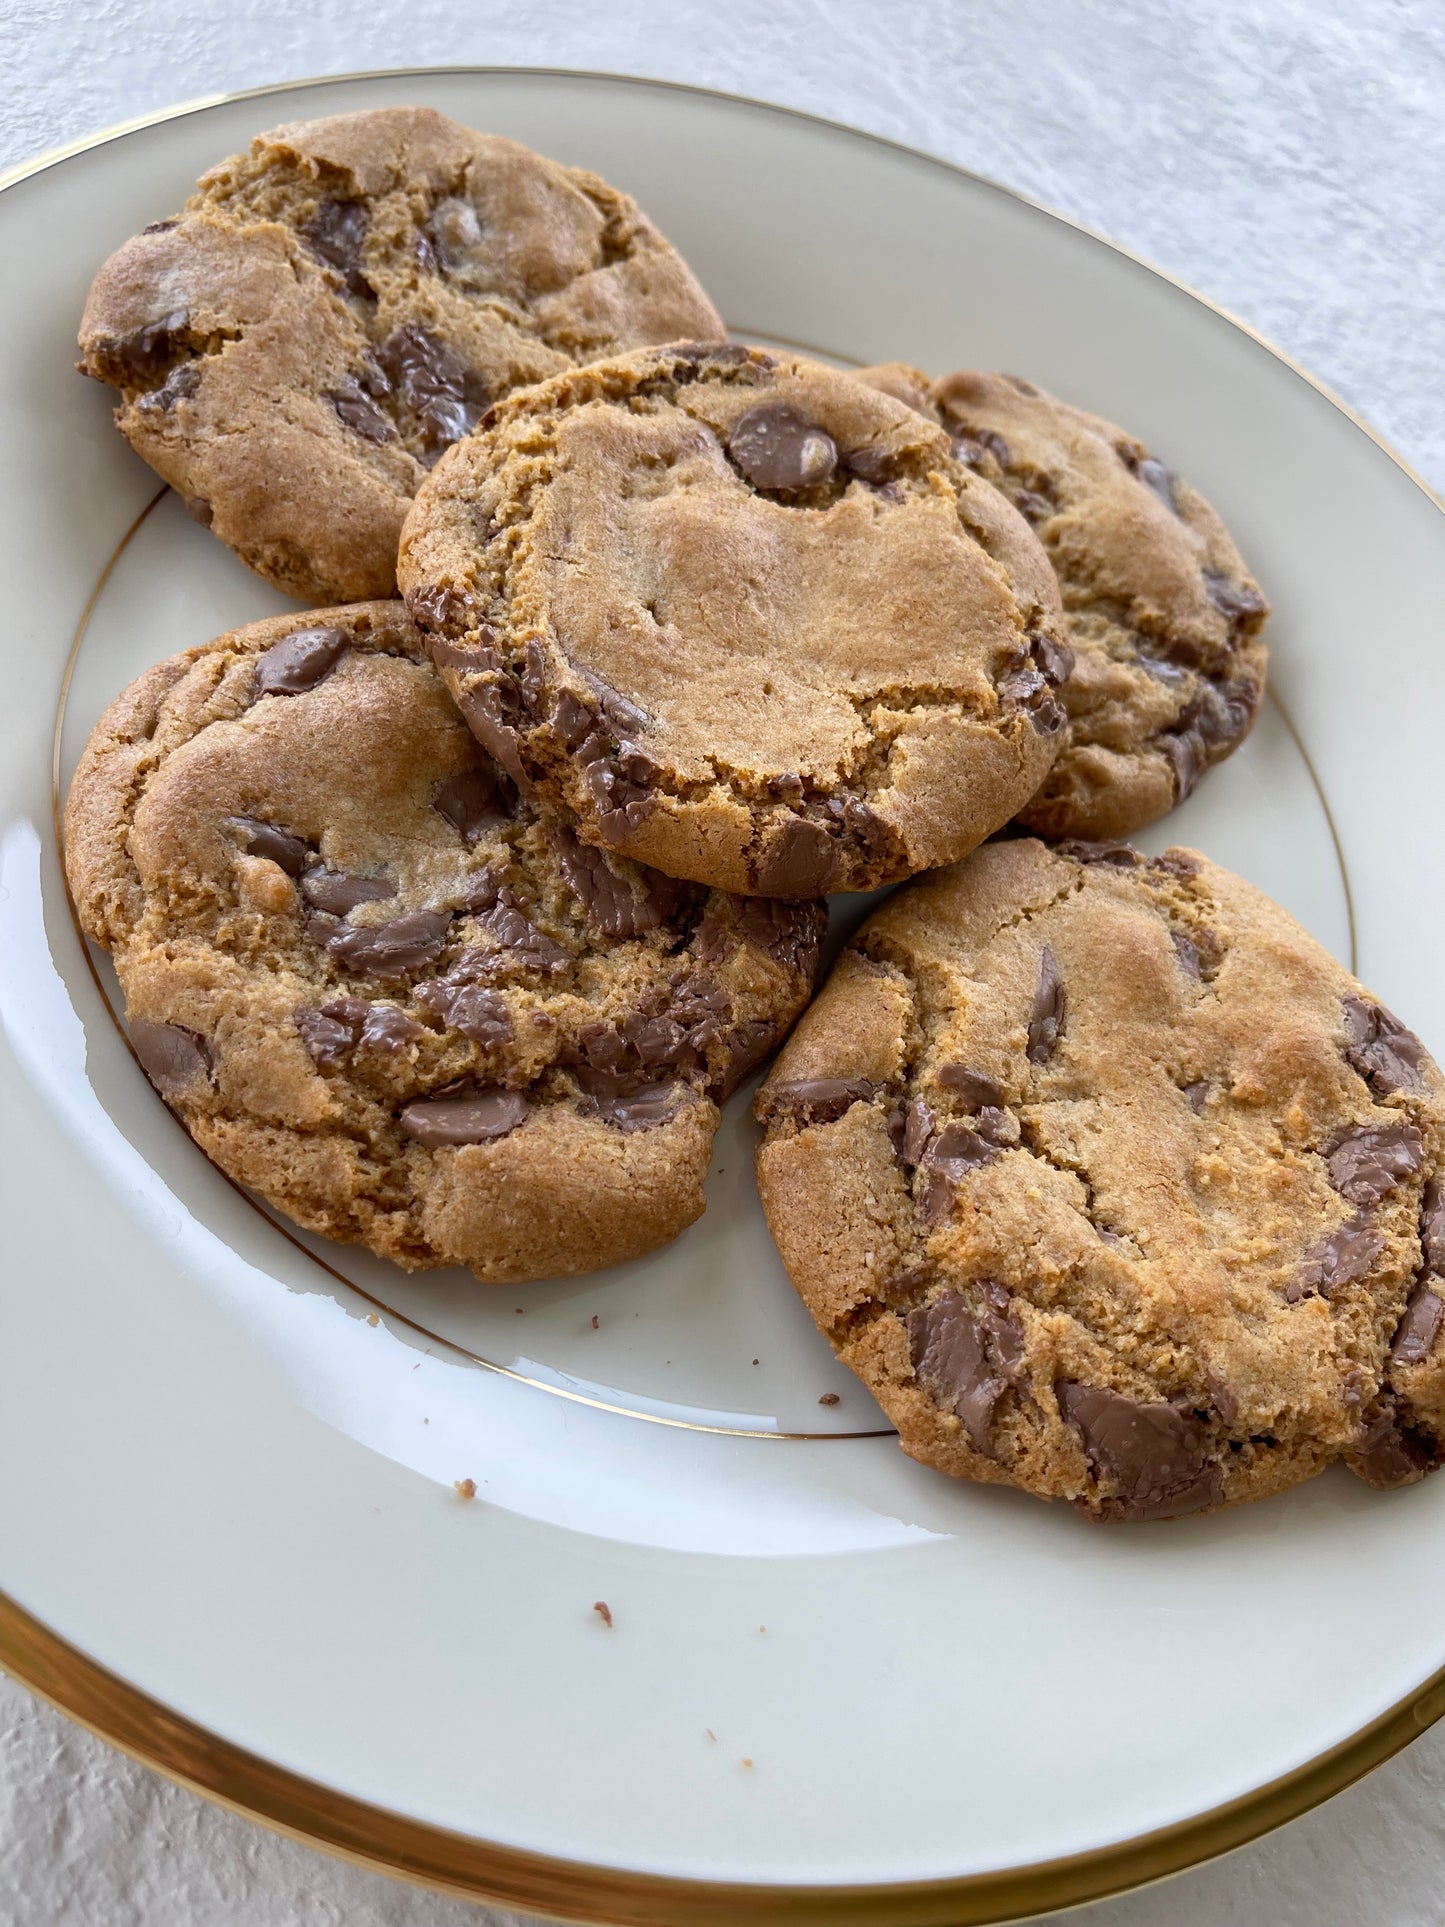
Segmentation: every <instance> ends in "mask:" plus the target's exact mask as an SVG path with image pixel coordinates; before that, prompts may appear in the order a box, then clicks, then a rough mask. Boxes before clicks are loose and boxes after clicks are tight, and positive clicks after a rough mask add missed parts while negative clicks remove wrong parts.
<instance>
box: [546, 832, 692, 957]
mask: <svg viewBox="0 0 1445 1927" xmlns="http://www.w3.org/2000/svg"><path fill="white" fill-rule="evenodd" d="M556 845H557V854H558V857H559V859H560V861H561V865H562V875H563V876H564V877H565V878H566V880H567V887H568V889H569V890H570V891H571V892H572V894H573V896H574V897H576V899H577V901H578V903H579V904H580V905H581V906H582V910H583V913H584V914H585V916H586V918H587V921H588V922H589V923H590V924H591V925H592V927H593V928H594V929H595V930H598V931H600V932H601V933H602V935H603V936H604V937H641V936H643V935H645V934H646V932H647V931H649V930H656V929H658V928H659V926H660V925H661V924H662V923H663V921H664V917H665V915H666V912H667V907H668V905H669V901H670V902H671V903H672V904H673V905H674V906H675V905H676V903H677V902H678V901H679V899H680V896H681V892H680V891H678V890H677V889H676V887H674V889H673V890H669V889H667V888H666V887H661V888H659V887H655V886H654V885H653V882H652V880H653V879H654V878H656V879H657V884H658V885H661V886H666V885H667V884H668V883H669V882H670V881H671V880H670V879H669V878H665V877H662V876H661V875H660V874H659V872H657V871H655V870H649V871H647V872H645V880H646V882H645V887H644V889H643V890H642V891H641V892H639V891H637V890H635V889H634V888H633V885H632V882H631V880H630V879H629V878H627V877H625V876H619V875H618V874H617V872H616V871H615V870H614V869H613V868H612V866H611V864H610V863H609V862H608V861H607V857H606V855H605V854H604V852H603V851H601V850H595V849H593V848H591V847H590V845H588V844H586V843H581V842H579V841H578V840H577V838H576V837H575V836H574V835H573V834H572V832H571V831H570V830H559V831H558V832H557V834H556Z"/></svg>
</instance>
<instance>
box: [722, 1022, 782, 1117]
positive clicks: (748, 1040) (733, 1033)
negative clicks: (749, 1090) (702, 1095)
mask: <svg viewBox="0 0 1445 1927" xmlns="http://www.w3.org/2000/svg"><path fill="white" fill-rule="evenodd" d="M778 1030H779V1026H778V1025H777V1024H776V1023H774V1022H773V1021H772V1020H771V1019H770V1018H767V1017H753V1018H750V1019H749V1020H748V1022H747V1023H745V1024H735V1025H734V1026H733V1027H732V1029H731V1030H729V1031H727V1032H726V1034H725V1036H724V1039H723V1042H724V1044H725V1046H726V1049H727V1053H728V1054H727V1062H726V1065H725V1067H724V1069H723V1072H722V1076H721V1077H720V1078H719V1079H717V1080H715V1088H716V1096H717V1099H718V1102H719V1103H721V1102H722V1101H723V1099H724V1098H728V1097H731V1096H732V1094H733V1092H734V1091H735V1090H736V1089H737V1088H738V1086H739V1084H741V1083H742V1081H743V1079H744V1078H746V1077H749V1076H751V1075H752V1073H753V1072H754V1071H755V1070H756V1069H757V1067H758V1065H759V1064H761V1063H762V1062H763V1060H764V1058H766V1057H768V1056H769V1055H770V1054H771V1053H772V1050H773V1047H774V1046H775V1045H776V1043H777V1041H778ZM709 1088H710V1089H711V1088H713V1087H712V1086H710V1087H709Z"/></svg>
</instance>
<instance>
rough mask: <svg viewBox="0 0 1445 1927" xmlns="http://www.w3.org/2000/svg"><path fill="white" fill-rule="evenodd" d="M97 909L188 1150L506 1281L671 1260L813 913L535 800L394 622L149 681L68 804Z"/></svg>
mask: <svg viewBox="0 0 1445 1927" xmlns="http://www.w3.org/2000/svg"><path fill="white" fill-rule="evenodd" d="M66 866H67V873H68V876H69V879H70V885H71V890H72V892H73V895H74V898H75V902H76V905H77V907H78V910H79V914H80V918H81V922H82V923H83V925H84V927H85V930H86V932H87V934H88V935H90V936H91V937H93V938H94V939H95V941H96V942H97V943H100V944H102V945H104V946H105V948H106V949H108V950H110V951H111V952H112V953H113V955H114V959H115V966H116V971H117V974H118V976H119V978H120V983H121V987H122V989H123V991H124V993H125V999H126V1009H127V1015H128V1023H129V1029H130V1039H131V1043H132V1046H133V1048H134V1050H135V1053H136V1056H137V1057H138V1059H139V1060H140V1063H141V1066H142V1068H143V1069H144V1070H145V1071H146V1073H147V1075H148V1076H149V1077H150V1079H151V1081H152V1082H153V1083H154V1084H155V1086H156V1088H157V1090H158V1091H159V1092H160V1093H161V1095H162V1096H163V1097H164V1098H165V1100H166V1102H167V1103H168V1104H169V1105H170V1106H171V1107H172V1109H173V1110H174V1111H175V1112H176V1114H177V1116H178V1117H179V1118H180V1119H181V1120H182V1122H183V1123H184V1124H185V1126H186V1128H187V1129H188V1130H189V1131H190V1133H191V1135H192V1136H193V1137H194V1138H195V1140H196V1142H197V1143H198V1144H199V1145H200V1146H201V1148H202V1149H203V1150H204V1151H205V1152H206V1153H207V1154H208V1155H209V1156H210V1157H211V1158H213V1159H214V1160H215V1162H216V1163H217V1164H219V1165H220V1166H221V1168H222V1169H223V1170H224V1171H226V1172H228V1173H229V1174H230V1175H231V1176H232V1177H234V1178H236V1179H238V1180H239V1181H240V1182H241V1183H243V1184H246V1185H249V1186H250V1187H251V1188H252V1189H253V1190H256V1191H259V1192H260V1193H261V1194H262V1196H264V1197H265V1198H267V1199H268V1200H269V1201H270V1202H271V1203H272V1204H274V1205H276V1206H277V1207H278V1208H279V1209H280V1210H282V1211H284V1212H286V1213H287V1214H288V1215H289V1216H290V1217H292V1218H294V1219H296V1220H297V1222H298V1223H300V1224H303V1225H305V1226H306V1227H307V1228H308V1229H310V1230H312V1231H318V1232H322V1233H325V1234H326V1235H327V1236H328V1237H333V1238H339V1239H342V1240H345V1241H347V1242H351V1243H358V1244H364V1245H367V1246H369V1247H370V1249H371V1250H373V1251H375V1252H377V1253H378V1254H379V1255H381V1256H382V1257H385V1258H390V1259H393V1260H394V1261H395V1262H396V1263H398V1264H400V1265H404V1266H406V1267H407V1268H409V1269H413V1268H418V1267H423V1266H432V1265H466V1266H469V1267H470V1268H471V1269H472V1271H474V1272H475V1274H476V1275H477V1277H478V1278H481V1279H484V1280H489V1281H490V1280H495V1281H517V1280H523V1279H530V1278H539V1277H550V1276H554V1275H556V1274H558V1273H565V1272H578V1271H587V1270H591V1269H593V1268H594V1267H596V1266H599V1265H606V1264H612V1263H615V1262H617V1261H618V1260H620V1259H623V1258H629V1257H635V1256H637V1255H638V1254H640V1253H642V1252H644V1251H649V1250H651V1249H653V1248H654V1247H655V1246H657V1245H659V1244H662V1243H663V1242H665V1241H666V1240H667V1239H669V1238H671V1237H673V1236H675V1235H676V1233H677V1232H679V1231H680V1230H682V1228H683V1227H684V1226H685V1225H687V1224H689V1223H691V1221H692V1220H693V1219H694V1218H696V1217H697V1216H698V1214H699V1213H700V1212H701V1211H702V1208H703V1189H702V1186H703V1178H704V1176H705V1174H706V1171H707V1166H708V1158H709V1152H710V1149H711V1145H712V1140H713V1135H714V1133H715V1131H716V1128H717V1124H718V1115H719V1113H718V1106H719V1104H720V1103H721V1101H722V1100H723V1098H724V1097H725V1096H726V1095H727V1093H728V1092H729V1091H730V1090H731V1089H732V1088H733V1086H734V1085H735V1084H736V1083H737V1082H738V1081H739V1079H740V1078H742V1077H743V1076H745V1075H746V1074H747V1073H748V1072H749V1071H750V1070H751V1069H752V1068H753V1067H754V1066H755V1065H756V1064H758V1063H759V1062H761V1061H762V1059H763V1058H765V1057H766V1056H767V1055H768V1053H769V1052H770V1051H771V1050H772V1049H773V1048H774V1046H775V1045H776V1043H777V1041H778V1039H779V1038H780V1037H781V1036H782V1034H783V1033H784V1032H785V1031H786V1029H787V1027H788V1025H789V1024H790V1023H791V1022H792V1020H793V1018H794V1017H795V1016H796V1014H797V1012H798V1011H799V1009H801V1007H802V1005H803V1004H804V1002H805V1001H806V1000H807V997H808V995H809V992H810V991H811V988H812V983H813V974H814V970H815V967H816V963H817V956H818V942H819V938H820V936H821V933H822V927H823V922H824V917H823V912H822V908H821V906H819V905H817V904H812V903H806V904H775V903H771V902H767V901H763V900H758V899H747V898H743V897H736V896H728V895H726V894H724V893H722V892H719V891H713V892H709V891H707V890H705V889H702V888H698V887H696V886H692V885H687V884H678V883H675V882H674V881H673V880H672V879H671V878H668V877H664V876H661V875H659V874H658V873H657V872H656V871H654V870H649V869H646V868H644V867H643V866H642V865H641V864H638V863H635V862H632V861H630V860H629V859H627V858H626V857H621V856H615V855H612V854H610V853H608V852H604V851H601V850H596V849H592V848H590V847H589V846H587V845H585V844H582V843H580V842H579V841H578V839H577V838H576V836H575V835H574V834H573V832H572V830H571V828H570V826H569V825H568V824H567V823H566V822H565V821H564V820H562V819H561V818H559V817H556V816H553V815H549V814H547V813H545V812H544V811H542V810H541V809H540V808H539V807H538V806H536V805H535V804H534V803H532V802H530V801H528V800H526V799H525V798H523V797H522V796H521V795H520V794H519V792H518V791H517V789H516V787H515V785H514V784H513V783H512V781H511V780H510V779H509V777H508V776H507V775H506V773H505V772H504V771H503V770H502V769H500V768H499V767H498V765H497V764H496V763H495V762H494V760H493V759H492V758H491V757H490V756H489V755H488V754H487V753H486V751H485V750H483V749H482V748H481V746H480V745H479V744H478V743H477V742H476V740H475V738H474V737H473V736H472V735H471V734H470V732H469V731H468V730H467V729H466V727H465V725H464V724H463V723H462V721H461V719H460V717H459V716H458V715H457V713H456V710H455V709H454V707H453V705H452V703H451V700H450V698H449V697H448V696H447V694H446V691H445V690H444V689H443V687H442V684H441V680H440V677H439V676H438V674H437V671H436V670H435V668H434V667H433V666H432V664H431V662H430V661H429V660H428V658H427V655H426V652H425V650H424V648H423V645H422V640H421V638H420V636H419V635H418V634H417V632H416V630H415V629H414V628H413V627H412V625H411V623H410V622H409V620H408V619H407V616H406V613H405V611H404V609H403V608H402V605H401V604H400V603H398V602H385V603H366V604H359V605H354V606H351V607H346V608H337V609H326V610H321V611H317V612H314V613H312V614H310V615H298V616H288V617H279V618H276V619H273V620H271V621H269V622H261V623H256V624H254V625H252V626H251V627H250V628H246V629H240V630H237V631H235V632H234V633H233V634H230V635H226V636H222V637H221V638H219V640H217V641H215V642H211V643H207V644H206V645H205V646H204V647H202V648H199V649H194V650H192V651H190V652H189V654H186V655H181V656H175V657H172V658H171V660H170V661H168V662H164V663H161V664H160V665H158V666H157V667H156V668H155V669H152V670H151V671H149V672H148V674H146V675H144V676H142V677H141V678H140V680H139V681H138V682H136V683H134V684H132V686H131V687H130V688H129V689H128V690H126V691H125V693H124V694H123V695H122V696H120V697H119V698H118V699H117V701H116V702H115V703H114V704H112V706H111V707H110V709H109V710H108V711H107V712H106V714H105V715H104V716H103V717H102V718H101V720H100V722H99V723H98V724H97V725H96V727H95V730H94V732H93V734H92V736H91V739H90V742H89V745H88V746H87V748H86V751H85V754H84V756H83V757H82V759H81V763H80V766H79V768H78V770H77V772H76V775H75V779H74V782H73V783H72V786H71V790H70V797H69V802H68V804H67V809H66Z"/></svg>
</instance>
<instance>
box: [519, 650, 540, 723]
mask: <svg viewBox="0 0 1445 1927" xmlns="http://www.w3.org/2000/svg"><path fill="white" fill-rule="evenodd" d="M546 687H547V658H546V657H545V656H544V655H543V654H542V650H541V646H540V644H539V643H538V642H537V640H536V638H535V637H531V638H529V639H528V642H527V655H526V662H525V664H524V666H523V669H522V673H521V675H520V676H519V677H518V679H517V688H518V690H519V691H520V693H521V697H522V707H523V709H525V710H527V711H528V712H529V713H530V714H531V715H533V716H540V715H541V713H542V697H543V694H544V692H545V690H546Z"/></svg>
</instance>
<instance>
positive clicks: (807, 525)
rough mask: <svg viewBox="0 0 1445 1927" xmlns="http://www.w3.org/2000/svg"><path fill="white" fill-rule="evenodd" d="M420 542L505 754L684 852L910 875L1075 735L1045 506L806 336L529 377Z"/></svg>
mask: <svg viewBox="0 0 1445 1927" xmlns="http://www.w3.org/2000/svg"><path fill="white" fill-rule="evenodd" d="M397 566H398V575H399V578H400V581H401V584H402V587H403V589H404V590H405V592H406V596H407V601H408V605H409V607H410V608H411V611H412V613H413V615H414V616H415V618H416V620H417V621H418V623H419V624H420V625H421V626H422V628H424V629H425V630H426V631H427V633H428V634H429V636H430V637H431V640H432V649H433V654H434V657H435V660H436V662H437V664H438V666H439V668H440V669H441V671H442V674H443V676H444V678H445V679H446V682H447V686H448V688H449V689H450V690H451V691H452V693H453V695H454V696H455V697H456V699H457V701H458V702H459V703H460V705H461V707H462V709H463V711H464V712H465V714H466V716H467V719H468V721H469V722H470V723H471V726H472V728H473V729H474V730H475V731H476V732H477V734H478V736H479V737H480V738H481V740H482V742H483V743H485V744H486V745H487V747H488V748H489V749H490V750H491V751H492V753H493V755H495V756H496V757H497V759H498V760H499V761H500V762H501V763H502V764H503V765H504V767H505V768H506V769H507V770H508V771H509V773H510V774H511V775H512V776H513V778H514V779H515V780H516V781H517V782H518V783H522V784H525V785H528V786H530V787H534V788H535V789H536V791H537V793H538V794H539V795H541V796H543V797H546V798H548V799H550V800H551V801H553V802H554V803H558V804H561V805H563V806H564V807H566V808H567V809H569V810H571V811H573V812H574V813H575V814H576V816H577V818H578V820H579V823H580V826H581V827H580V834H581V835H582V836H583V837H584V838H585V839H586V840H587V841H588V842H590V843H592V844H594V845H595V846H597V847H603V848H608V849H614V850H618V851H621V852H624V853H625V854H627V855H628V856H632V857H635V858H637V859H638V860H639V861H641V862H645V863H650V864H655V865H656V866H657V868H658V869H660V870H664V871H666V872H667V873H668V874H669V875H670V876H678V877H689V878H692V879H695V880H697V881H700V882H704V883H710V884H713V885H716V886H718V887H721V888H724V889H733V890H747V891H755V892H758V893H761V894H763V895H767V896H777V897H812V896H816V895H817V894H818V893H819V892H822V891H828V890H845V889H852V890H861V889H867V888H871V887H872V886H874V885H876V884H882V883H888V882H892V881H894V880H896V879H898V878H900V877H904V876H907V875H909V874H911V873H912V872H913V871H916V870H920V869H925V868H927V867H929V866H930V865H934V864H939V863H944V862H948V861H950V860H951V859H952V858H954V857H956V856H958V855H960V854H962V853H963V852H965V851H967V850H970V849H972V848H973V847H974V846H975V845H976V844H977V843H979V842H981V841H982V840H983V838H984V837H985V836H987V835H988V834H989V833H990V832H991V831H992V830H995V829H997V828H998V826H999V825H1000V824H1001V823H1003V822H1005V821H1007V819H1008V818H1009V816H1011V815H1012V814H1013V812H1014V811H1015V810H1017V809H1019V808H1021V807H1022V806H1023V804H1024V803H1025V802H1026V801H1027V800H1028V798H1029V797H1030V796H1032V795H1033V794H1034V792H1035V791H1036V790H1037V788H1038V786H1039V784H1040V782H1041V781H1042V780H1043V777H1044V775H1045V773H1046V771H1047V770H1048V768H1049V765H1050V763H1051V762H1052V760H1053V757H1054V755H1055V754H1056V751H1057V748H1058V745H1059V743H1060V741H1061V739H1062V730H1063V722H1064V714H1063V710H1062V708H1061V707H1060V704H1059V701H1058V699H1057V697H1056V696H1055V693H1054V691H1055V689H1056V687H1057V686H1058V685H1059V684H1060V683H1061V682H1063V681H1064V679H1065V678H1066V677H1067V675H1068V673H1069V669H1070V667H1071V663H1072V657H1071V655H1070V651H1069V648H1068V646H1067V643H1066V642H1065V640H1064V635H1063V627H1064V625H1063V619H1062V609H1061V605H1060V602H1059V596H1058V589H1057V585H1056V583H1055V581H1054V577H1053V574H1052V572H1051V570H1050V569H1049V566H1048V563H1047V560H1046V559H1045V557H1044V554H1043V551H1042V549H1041V548H1040V546H1039V544H1038V542H1037V540H1036V539H1035V537H1034V536H1033V534H1032V532H1031V531H1030V529H1029V528H1028V525H1027V524H1026V522H1025V521H1024V519H1023V517H1022V516H1020V515H1019V514H1018V513H1017V511H1016V510H1014V509H1013V508H1012V507H1011V506H1010V505H1009V504H1008V503H1007V502H1006V501H1005V500H1004V498H1003V497H1002V496H1001V495H1000V494H999V493H998V491H997V490H996V489H993V488H991V487H989V486H988V485H987V484H986V483H984V482H982V481H981V480H980V479H979V478H978V477H977V476H975V475H973V474H972V473H971V472H970V471H969V470H968V469H967V468H966V467H965V466H964V465H963V464H962V463H961V462H959V461H957V460H956V459H955V458H954V456H953V455H952V453H951V452H950V449H949V444H948V438H947V436H946V435H944V434H943V432H942V431H941V430H940V429H939V428H938V427H937V426H936V424H932V423H929V422H926V421H924V420H923V419H922V418H921V417H920V416H919V415H917V414H916V413H914V411H913V410H911V409H909V408H905V407H904V406H902V405H901V404H900V403H898V402H896V401H894V400H892V399H890V398H889V397H887V396H885V395H882V394H880V393H878V392H877V391H876V390H874V389H871V388H868V387H865V386H864V385H863V383H861V382H858V381H855V380H854V379H853V378H852V377H851V376H849V375H845V374H842V373H840V372H838V371H837V370H836V369H832V368H824V367H820V366H819V365H817V364H816V363H811V362H807V361H802V360H799V359H797V358H796V357H793V356H788V355H771V354H764V353H763V352H762V351H761V350H758V349H746V348H737V347H724V348H717V347H708V346H693V347H688V348H665V349H654V350H647V351H642V352H639V353H637V354H634V355H629V356H622V357H618V358H617V359H615V360H612V361H605V362H597V363H594V364H593V365H592V366H590V367H588V368H585V369H578V370H576V371H574V372H571V373H568V374H564V375H558V376H555V377H554V378H553V379H552V380H551V381H548V382H544V383H542V384H540V385H539V386H538V387H535V388H531V389H527V390H526V391H524V392H521V393H518V394H516V395H513V396H512V397H511V398H510V399H509V400H508V401H506V402H503V403H501V404H500V405H499V406H498V408H497V409H496V411H495V416H494V419H493V421H492V423H491V425H490V426H487V427H484V429H483V430H482V431H481V432H479V433H478V434H476V435H474V436H471V437H470V438H469V439H468V440H467V441H466V442H465V443H463V444H461V445H460V446H459V447H457V448H455V449H453V450H452V451H451V452H450V453H449V454H448V455H447V457H446V458H445V459H444V460H443V462H442V463H441V464H440V466H439V467H438V468H437V469H436V471H435V472H434V474H433V475H432V476H431V477H430V478H429V479H428V481H427V482H426V484H425V485H424V487H423V488H422V490H421V491H420V493H419V494H418V497H417V501H416V504H415V506H414V508H413V509H412V512H411V514H410V516H409V517H408V518H407V524H406V528H405V530H404V532H403V537H402V548H401V557H400V560H399V562H398V565H397Z"/></svg>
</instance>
